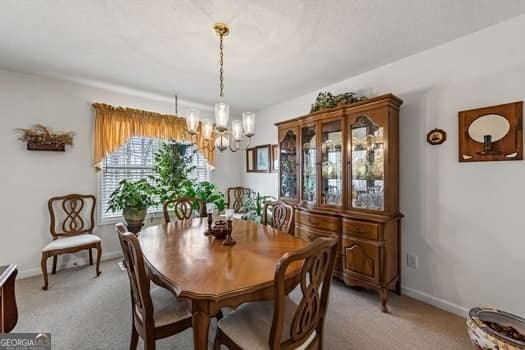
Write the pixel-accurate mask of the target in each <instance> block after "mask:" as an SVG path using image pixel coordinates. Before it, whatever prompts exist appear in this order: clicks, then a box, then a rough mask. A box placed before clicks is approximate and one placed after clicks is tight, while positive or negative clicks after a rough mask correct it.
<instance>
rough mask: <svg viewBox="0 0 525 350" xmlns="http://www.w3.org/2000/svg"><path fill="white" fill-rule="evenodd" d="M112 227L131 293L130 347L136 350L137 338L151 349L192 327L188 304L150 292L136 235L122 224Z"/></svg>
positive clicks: (169, 295) (163, 292)
mask: <svg viewBox="0 0 525 350" xmlns="http://www.w3.org/2000/svg"><path fill="white" fill-rule="evenodd" d="M115 228H116V231H117V233H118V237H119V241H120V245H121V247H122V252H123V254H124V267H125V268H126V271H127V273H128V278H129V287H130V291H131V343H130V346H129V348H130V350H135V349H136V348H137V343H138V339H139V335H140V336H141V337H142V340H143V341H144V349H145V350H152V349H155V341H156V340H157V339H161V338H166V337H169V336H172V335H175V334H178V333H180V332H182V331H184V330H185V329H188V328H190V327H191V304H190V302H189V301H187V300H184V299H179V298H177V297H175V296H174V295H173V294H172V293H171V292H170V291H168V290H167V289H166V288H162V287H154V288H152V289H150V285H151V283H150V279H149V277H148V275H147V273H146V267H145V265H144V256H143V255H142V249H141V248H140V244H139V241H138V238H137V236H136V235H135V234H133V233H130V232H128V230H127V228H126V226H125V225H124V224H121V223H120V224H117V225H116V226H115Z"/></svg>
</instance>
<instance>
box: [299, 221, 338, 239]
mask: <svg viewBox="0 0 525 350" xmlns="http://www.w3.org/2000/svg"><path fill="white" fill-rule="evenodd" d="M295 236H297V237H299V238H301V239H304V240H305V241H309V242H311V241H314V240H315V239H317V238H326V237H329V238H337V234H336V233H334V232H327V231H320V230H316V229H312V228H310V227H308V226H303V225H301V224H296V225H295Z"/></svg>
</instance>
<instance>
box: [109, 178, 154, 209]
mask: <svg viewBox="0 0 525 350" xmlns="http://www.w3.org/2000/svg"><path fill="white" fill-rule="evenodd" d="M108 204H109V207H108V209H107V211H112V212H115V211H117V210H128V212H129V213H130V214H133V213H134V212H138V211H141V210H144V209H147V208H148V207H151V206H153V205H156V204H157V202H156V201H155V188H154V186H153V185H151V184H150V183H149V181H148V180H147V179H140V180H138V181H135V182H131V181H128V180H122V181H120V183H119V186H118V187H117V188H116V189H115V191H113V193H111V195H110V196H109V201H108Z"/></svg>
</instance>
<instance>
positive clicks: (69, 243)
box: [42, 233, 100, 252]
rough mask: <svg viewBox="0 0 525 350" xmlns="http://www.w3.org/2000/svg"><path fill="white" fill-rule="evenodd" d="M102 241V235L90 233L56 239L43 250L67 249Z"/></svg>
mask: <svg viewBox="0 0 525 350" xmlns="http://www.w3.org/2000/svg"><path fill="white" fill-rule="evenodd" d="M97 242H100V237H98V236H95V235H93V234H90V233H85V234H81V235H76V236H70V237H64V238H58V239H55V240H54V241H53V242H51V243H49V244H48V245H46V246H45V247H44V249H42V251H43V252H48V251H51V250H59V249H67V248H73V247H78V246H81V245H85V244H90V243H97Z"/></svg>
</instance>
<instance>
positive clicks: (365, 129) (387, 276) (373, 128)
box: [276, 94, 403, 312]
mask: <svg viewBox="0 0 525 350" xmlns="http://www.w3.org/2000/svg"><path fill="white" fill-rule="evenodd" d="M402 103H403V102H402V101H401V100H400V99H399V98H397V97H396V96H394V95H392V94H388V95H384V96H379V97H375V98H371V99H368V100H365V101H361V102H357V103H353V104H350V105H345V106H341V107H337V108H334V109H330V110H324V111H320V112H315V113H311V114H308V115H305V116H302V117H298V118H295V119H291V120H288V121H284V122H280V123H277V124H276V125H277V127H278V129H279V132H278V136H279V155H280V158H279V159H280V166H279V172H280V177H279V197H280V199H282V200H284V201H287V202H288V203H291V204H293V205H294V207H295V209H296V216H295V232H294V234H295V235H296V236H298V237H301V238H303V239H305V240H314V239H315V238H317V237H327V236H332V237H336V238H337V240H338V245H339V248H338V256H337V261H336V267H335V271H334V276H335V277H336V278H338V279H340V280H342V281H344V283H345V284H346V285H349V286H361V287H365V288H372V289H375V290H377V291H378V292H379V294H380V299H381V306H382V310H383V312H387V307H386V303H387V298H388V290H389V289H393V290H395V291H396V292H397V293H398V294H399V293H400V234H401V231H400V220H401V218H402V217H403V215H402V214H401V213H400V212H399V107H400V106H401V104H402Z"/></svg>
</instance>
